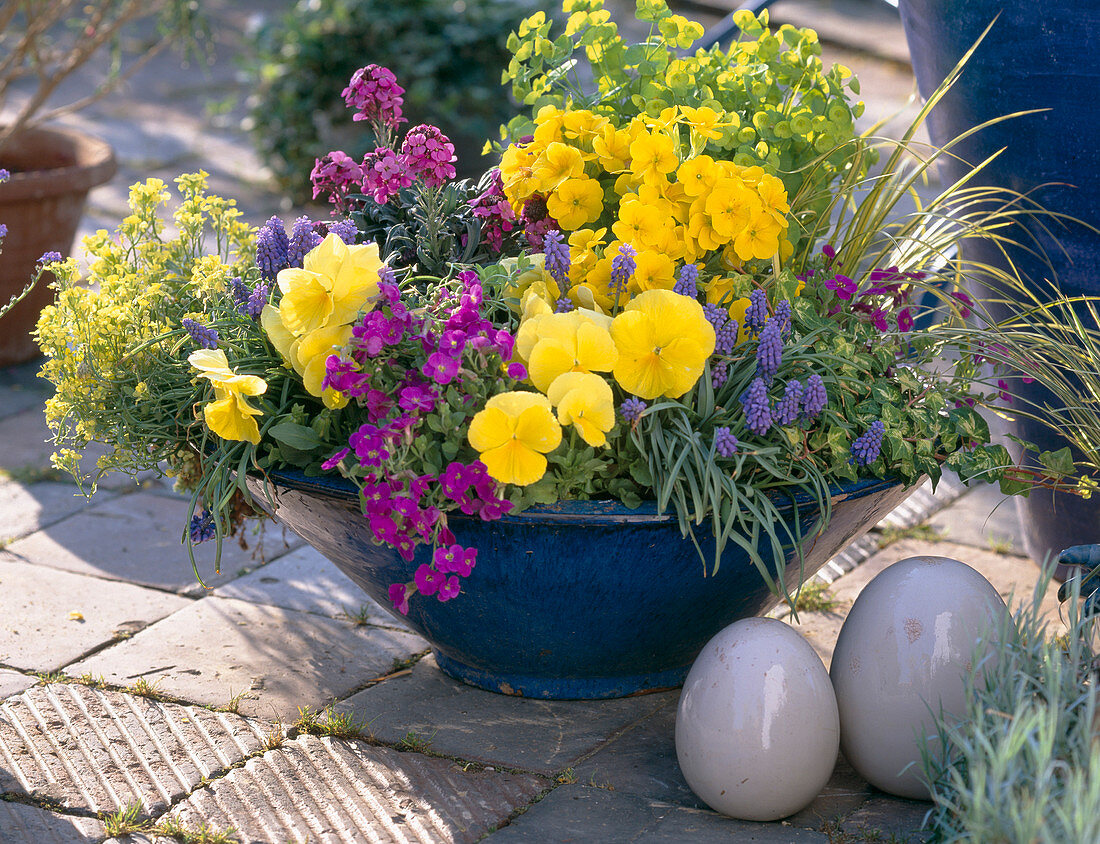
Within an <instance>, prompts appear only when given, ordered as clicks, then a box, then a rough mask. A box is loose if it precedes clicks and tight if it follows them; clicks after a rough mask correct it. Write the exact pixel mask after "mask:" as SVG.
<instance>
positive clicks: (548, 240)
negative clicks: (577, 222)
mask: <svg viewBox="0 0 1100 844" xmlns="http://www.w3.org/2000/svg"><path fill="white" fill-rule="evenodd" d="M542 251H543V253H544V254H545V255H546V265H545V266H546V271H547V272H548V273H550V275H551V276H552V277H553V279H554V281H556V282H557V283H558V287H559V288H561V289H562V290H563V291H564V290H565V286H566V284H567V282H568V281H569V268H570V266H571V264H572V262H571V259H570V257H569V246H568V244H566V242H565V238H564V237H563V235H562V233H561V232H560V231H556V230H551V231H548V232H547V233H546V234H545V235H543V238H542Z"/></svg>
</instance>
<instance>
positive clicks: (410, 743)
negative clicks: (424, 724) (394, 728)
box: [397, 730, 435, 753]
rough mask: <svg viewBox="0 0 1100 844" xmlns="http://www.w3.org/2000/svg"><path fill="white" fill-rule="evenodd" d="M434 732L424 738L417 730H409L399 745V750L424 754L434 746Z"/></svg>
mask: <svg viewBox="0 0 1100 844" xmlns="http://www.w3.org/2000/svg"><path fill="white" fill-rule="evenodd" d="M433 738H435V733H434V732H433V733H432V734H431V735H430V736H422V735H420V734H419V733H417V732H416V731H415V730H409V731H408V732H407V733H405V737H404V738H403V739H401V741H399V742H398V743H397V749H398V750H411V751H414V752H416V753H424V752H425V751H427V750H428V749H429V748H430V747H431V746H432V739H433Z"/></svg>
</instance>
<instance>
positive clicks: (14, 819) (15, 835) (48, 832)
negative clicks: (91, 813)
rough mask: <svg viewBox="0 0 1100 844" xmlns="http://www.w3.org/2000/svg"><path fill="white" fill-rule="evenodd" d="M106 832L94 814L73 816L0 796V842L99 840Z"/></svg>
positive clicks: (75, 843)
mask: <svg viewBox="0 0 1100 844" xmlns="http://www.w3.org/2000/svg"><path fill="white" fill-rule="evenodd" d="M103 834H104V831H103V824H102V823H100V822H99V821H97V820H95V819H94V818H74V817H71V816H69V815H59V814H57V813H55V812H49V811H46V810H45V809H39V808H38V807H37V806H27V805H25V804H23V803H9V802H7V801H6V800H0V844H78V842H83V841H89V842H91V841H100V840H102V838H103Z"/></svg>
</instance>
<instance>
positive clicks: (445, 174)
mask: <svg viewBox="0 0 1100 844" xmlns="http://www.w3.org/2000/svg"><path fill="white" fill-rule="evenodd" d="M401 158H402V159H403V161H404V164H405V167H406V168H407V169H408V171H409V172H410V173H411V174H412V176H413V178H416V179H419V180H420V181H422V182H423V183H424V184H425V185H427V186H428V187H430V188H434V187H439V186H440V185H442V184H445V183H446V182H449V181H450V180H451V179H453V178H454V177H455V168H454V163H453V162H454V161H455V148H454V144H452V143H451V142H450V141H449V140H448V139H447V136H446V135H444V134H443V133H442V132H440V131H439V129H438V128H437V127H435V126H432V125H430V124H427V123H421V124H420V125H419V126H414V127H413V128H412V129H410V130H409V131H408V134H406V135H405V140H404V141H403V142H402V144H401Z"/></svg>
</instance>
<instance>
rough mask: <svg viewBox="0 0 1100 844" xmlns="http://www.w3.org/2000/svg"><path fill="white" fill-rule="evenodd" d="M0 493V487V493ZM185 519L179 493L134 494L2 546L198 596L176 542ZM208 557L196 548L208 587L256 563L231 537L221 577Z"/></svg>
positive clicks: (210, 546) (209, 549)
mask: <svg viewBox="0 0 1100 844" xmlns="http://www.w3.org/2000/svg"><path fill="white" fill-rule="evenodd" d="M37 486H39V485H38V484H36V485H35V487H37ZM51 486H52V485H51ZM58 486H61V485H58ZM33 488H34V487H32V488H31V489H33ZM66 489H69V490H70V491H71V490H72V487H66ZM3 492H4V488H3V487H0V496H2V495H3ZM81 500H83V499H81ZM188 518H189V513H188V508H187V502H186V501H184V500H183V499H182V498H179V497H172V498H169V497H166V496H163V495H156V494H154V493H151V492H147V491H139V492H132V493H128V494H126V495H123V496H121V497H116V498H110V499H107V500H102V501H97V502H96V503H93V504H92V506H90V507H88V508H86V509H84V510H82V511H81V512H79V513H77V514H76V515H73V516H71V517H69V518H67V519H64V520H63V521H60V522H58V523H56V524H54V525H52V526H50V527H49V528H47V529H46V530H41V531H38V532H37V533H35V534H33V535H31V536H28V537H26V538H25V539H21V540H19V541H17V542H13V543H12V544H11V545H10V546H9V548H8V550H10V551H11V552H12V553H15V554H18V555H19V556H21V557H23V558H24V559H27V560H29V561H31V562H34V563H39V564H41V565H44V566H49V567H51V568H54V569H63V570H66V571H72V572H76V573H78V574H90V575H95V576H97V577H103V578H108V579H112V580H125V581H128V582H130V583H138V584H141V585H142V586H152V587H156V588H158V589H168V590H171V591H174V592H180V593H184V594H202V592H203V590H202V587H201V586H200V585H199V584H198V582H197V581H196V580H195V574H194V572H193V571H192V569H191V561H190V558H189V557H188V555H187V549H186V547H184V545H183V544H182V542H181V537H182V535H183V529H184V526H185V525H186V524H187V521H188ZM280 547H281V544H280ZM214 556H215V549H214V543H213V542H207V543H204V544H203V545H200V546H197V547H196V548H195V559H196V561H197V562H198V568H199V573H200V575H202V578H203V580H204V581H205V582H206V584H207V585H208V586H217V585H219V584H222V583H225V582H227V581H229V580H231V579H232V578H234V577H236V576H237V574H238V573H239V571H240V570H241V569H243V568H246V567H250V566H252V565H255V563H256V561H255V560H253V558H252V552H251V551H246V550H243V549H242V548H241V547H240V546H239V545H238V544H237V541H236V540H235V539H230V540H228V541H226V542H225V543H223V545H222V558H221V574H215V573H214Z"/></svg>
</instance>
